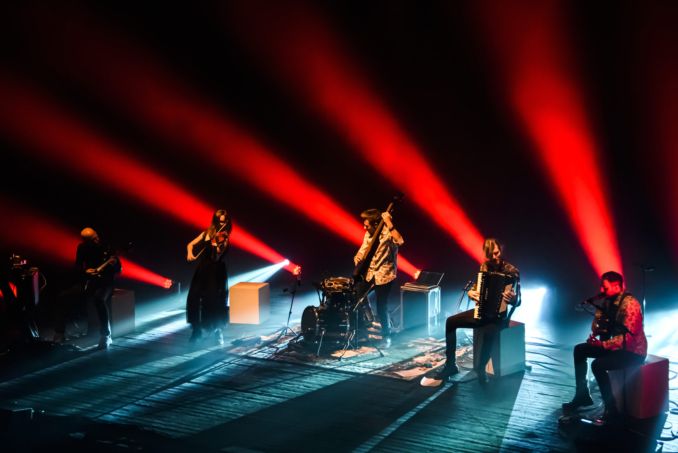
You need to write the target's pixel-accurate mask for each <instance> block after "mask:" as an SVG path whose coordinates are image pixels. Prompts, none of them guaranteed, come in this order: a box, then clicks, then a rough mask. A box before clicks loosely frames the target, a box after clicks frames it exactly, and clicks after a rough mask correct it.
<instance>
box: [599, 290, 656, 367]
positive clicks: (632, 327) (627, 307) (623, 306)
mask: <svg viewBox="0 0 678 453" xmlns="http://www.w3.org/2000/svg"><path fill="white" fill-rule="evenodd" d="M620 299H621V300H620ZM613 303H614V304H616V305H618V306H619V308H618V310H617V315H616V317H615V319H614V323H615V324H617V325H623V326H624V327H626V329H627V330H628V333H620V334H619V335H615V336H613V337H612V338H610V339H609V340H605V341H603V342H602V343H603V348H605V349H607V350H610V351H617V350H622V349H624V346H626V348H625V349H626V350H627V351H629V352H633V353H634V354H638V355H640V356H643V357H645V356H646V355H647V339H646V338H645V331H644V330H643V311H642V310H641V308H640V303H639V302H638V300H637V299H636V298H635V297H633V296H632V295H631V294H628V293H623V294H620V295H619V297H617V299H616V300H615V301H614V302H613ZM625 340H626V341H625Z"/></svg>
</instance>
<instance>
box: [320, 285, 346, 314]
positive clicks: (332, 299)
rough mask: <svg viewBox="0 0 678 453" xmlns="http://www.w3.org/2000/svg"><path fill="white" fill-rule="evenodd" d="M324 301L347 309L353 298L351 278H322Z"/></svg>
mask: <svg viewBox="0 0 678 453" xmlns="http://www.w3.org/2000/svg"><path fill="white" fill-rule="evenodd" d="M321 289H322V291H323V295H324V296H325V297H324V303H325V304H327V305H329V306H330V307H334V308H336V309H342V310H348V309H350V307H351V306H352V302H353V300H354V292H353V279H351V278H348V277H330V278H326V279H325V280H323V282H322V285H321Z"/></svg>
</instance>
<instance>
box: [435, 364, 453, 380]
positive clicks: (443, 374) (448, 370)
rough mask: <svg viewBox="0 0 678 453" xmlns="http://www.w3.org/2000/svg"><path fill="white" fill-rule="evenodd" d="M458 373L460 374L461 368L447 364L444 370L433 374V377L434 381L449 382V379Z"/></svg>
mask: <svg viewBox="0 0 678 453" xmlns="http://www.w3.org/2000/svg"><path fill="white" fill-rule="evenodd" d="M457 373H459V367H457V365H456V364H454V363H453V364H451V365H448V364H447V363H446V364H445V366H444V367H443V368H442V369H440V370H438V371H435V372H433V374H432V375H431V377H432V378H433V379H440V380H443V381H444V380H447V378H449V377H450V376H453V375H455V374H457Z"/></svg>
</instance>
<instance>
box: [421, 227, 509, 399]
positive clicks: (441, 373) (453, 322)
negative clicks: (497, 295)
mask: <svg viewBox="0 0 678 453" xmlns="http://www.w3.org/2000/svg"><path fill="white" fill-rule="evenodd" d="M483 254H484V256H485V261H484V262H483V263H482V264H481V265H480V271H481V272H494V273H500V274H505V275H507V276H510V277H511V279H512V280H513V281H514V282H515V283H514V284H509V285H506V287H505V288H504V291H503V293H501V305H500V308H499V313H498V316H496V317H494V318H488V319H477V318H476V317H475V316H474V315H475V314H476V313H475V310H474V309H471V310H467V311H464V312H461V313H457V314H456V315H453V316H450V317H449V318H447V321H446V322H445V357H446V361H445V366H444V367H443V368H442V369H440V370H437V371H434V372H432V373H429V374H427V375H426V376H424V377H423V378H422V380H421V385H423V386H426V387H436V386H439V385H441V384H442V383H443V382H445V381H446V380H447V379H448V378H449V377H450V376H452V375H454V374H457V373H459V368H458V367H457V364H456V356H455V352H456V349H457V329H458V328H475V327H481V326H483V327H485V335H484V339H483V342H482V346H481V348H480V351H479V352H475V353H479V355H480V357H479V360H477V361H476V369H475V371H476V374H477V375H478V380H479V381H480V383H481V384H485V383H487V374H486V373H485V367H486V365H487V362H489V360H490V354H491V352H492V345H493V343H494V340H495V337H496V336H497V333H498V332H499V329H501V327H502V324H504V323H505V322H506V320H507V319H508V316H507V312H508V310H507V305H509V304H510V305H513V306H514V307H517V306H518V305H520V273H519V271H518V269H517V268H516V267H515V266H513V265H512V264H510V263H509V262H507V261H504V259H503V257H502V246H501V245H500V244H499V242H498V241H497V240H496V239H493V238H487V239H485V242H484V243H483ZM469 283H470V282H469ZM514 287H515V289H514ZM478 290H479V288H477V285H473V287H472V288H471V289H470V290H469V291H468V295H469V298H470V299H471V300H473V301H475V302H477V301H478V299H479V296H480V293H479V292H478Z"/></svg>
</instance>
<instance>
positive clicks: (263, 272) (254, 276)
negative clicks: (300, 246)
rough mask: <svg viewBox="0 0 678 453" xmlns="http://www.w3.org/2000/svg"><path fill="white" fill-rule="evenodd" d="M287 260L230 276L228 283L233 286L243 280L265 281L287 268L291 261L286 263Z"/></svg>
mask: <svg viewBox="0 0 678 453" xmlns="http://www.w3.org/2000/svg"><path fill="white" fill-rule="evenodd" d="M285 261H288V260H285ZM285 261H281V262H280V263H276V264H272V265H270V266H266V267H262V268H258V269H254V270H251V271H248V272H245V273H242V274H238V275H236V276H233V277H229V278H228V285H229V286H233V285H237V284H238V283H241V282H265V281H266V280H268V279H269V278H271V277H272V276H273V275H274V274H275V273H276V272H278V271H279V270H280V269H283V268H286V267H287V266H288V265H289V262H288V263H287V264H286V263H285ZM295 266H296V265H295ZM292 272H293V271H292Z"/></svg>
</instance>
